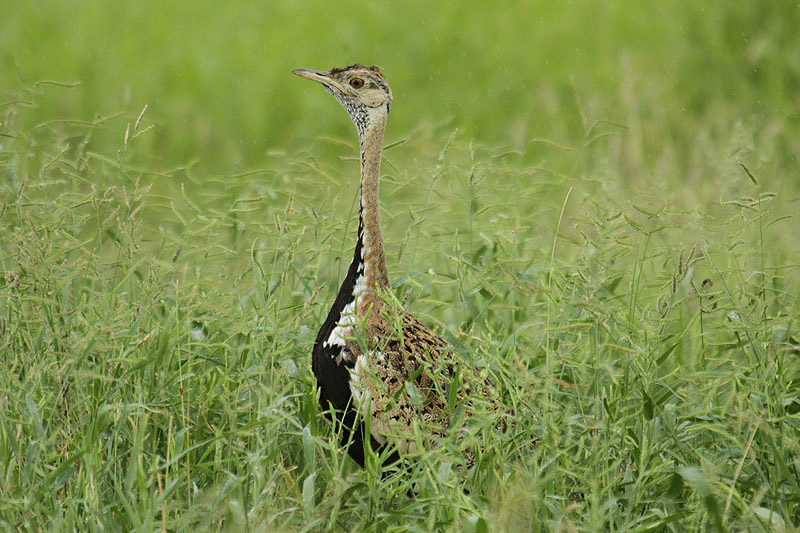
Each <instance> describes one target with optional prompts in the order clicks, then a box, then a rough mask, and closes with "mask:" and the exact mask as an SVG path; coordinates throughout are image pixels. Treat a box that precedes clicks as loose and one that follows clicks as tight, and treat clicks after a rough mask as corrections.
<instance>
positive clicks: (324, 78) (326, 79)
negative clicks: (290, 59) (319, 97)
mask: <svg viewBox="0 0 800 533" xmlns="http://www.w3.org/2000/svg"><path fill="white" fill-rule="evenodd" d="M292 72H293V73H295V74H297V75H298V76H300V77H301V78H305V79H307V80H313V81H317V82H319V83H321V84H322V85H323V86H324V87H325V88H326V89H327V90H329V91H336V92H337V93H345V94H346V93H347V88H346V87H343V86H342V85H341V84H340V83H339V82H338V81H336V80H335V79H333V78H332V77H331V75H330V73H329V72H326V71H324V70H311V69H309V68H296V69H294V70H293V71H292Z"/></svg>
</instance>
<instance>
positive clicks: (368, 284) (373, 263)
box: [357, 112, 389, 316]
mask: <svg viewBox="0 0 800 533" xmlns="http://www.w3.org/2000/svg"><path fill="white" fill-rule="evenodd" d="M386 116H387V115H386V112H383V113H380V114H377V116H376V117H375V120H374V121H373V123H372V124H371V126H370V128H369V129H367V130H366V131H364V133H363V134H361V135H359V138H360V141H361V205H360V216H361V228H362V230H361V231H362V234H361V235H359V238H360V239H361V243H362V249H361V256H362V257H361V259H362V261H363V264H364V277H365V289H364V292H363V294H361V295H359V302H358V306H357V308H358V314H359V316H364V314H365V313H366V312H367V310H368V309H369V307H370V306H371V304H373V305H374V304H377V303H378V298H377V289H378V288H380V289H388V288H389V272H388V271H387V269H386V253H385V252H384V249H383V235H382V233H381V220H380V219H381V217H380V205H379V200H378V197H379V182H380V168H381V150H382V147H383V132H384V129H385V127H386ZM359 133H360V132H359Z"/></svg>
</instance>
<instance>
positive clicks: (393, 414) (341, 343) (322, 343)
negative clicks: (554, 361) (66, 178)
mask: <svg viewBox="0 0 800 533" xmlns="http://www.w3.org/2000/svg"><path fill="white" fill-rule="evenodd" d="M293 72H294V73H295V74H297V75H298V76H301V77H304V78H307V79H311V80H314V81H317V82H319V83H321V84H322V85H323V86H324V87H325V89H326V90H327V91H328V92H329V93H330V94H332V95H333V96H334V97H335V98H336V99H337V100H338V101H339V103H340V104H342V106H343V107H344V108H345V110H347V112H348V114H349V115H350V118H351V120H352V121H353V124H355V126H356V129H357V130H358V137H359V141H360V144H361V188H360V191H361V194H360V196H361V201H360V205H359V225H358V240H357V242H356V248H355V253H354V257H353V261H352V263H351V264H350V268H349V270H348V272H347V276H346V277H345V280H344V281H343V283H342V285H341V287H340V289H339V293H338V295H337V297H336V300H335V302H334V304H333V306H332V307H331V309H330V312H329V313H328V317H327V319H326V320H325V322H324V323H323V325H322V327H321V328H320V330H319V333H318V334H317V339H316V342H315V344H314V351H313V357H312V369H313V371H314V375H315V376H316V378H317V384H318V387H319V389H320V404H321V406H322V408H323V409H324V410H326V411H327V413H328V416H330V417H332V418H335V419H336V420H337V422H339V423H341V427H342V429H343V431H342V442H343V443H344V444H345V445H347V446H348V451H349V453H350V455H351V456H352V457H353V458H354V459H355V460H356V461H357V462H358V463H359V464H361V465H363V464H364V450H363V445H364V444H363V443H364V441H365V440H367V439H369V441H370V443H371V445H372V447H373V448H376V449H377V448H380V447H383V446H384V445H386V444H389V443H390V441H391V442H392V443H393V444H395V445H396V449H397V450H398V451H399V452H400V453H404V452H407V451H413V450H414V449H415V446H416V445H415V444H414V443H410V442H408V441H407V439H406V438H405V436H408V435H409V434H410V431H409V430H410V429H411V428H412V427H413V425H414V424H415V423H416V422H420V423H422V424H423V425H424V426H425V429H426V431H427V432H428V433H429V434H433V435H443V434H444V432H445V431H446V429H447V427H448V424H449V418H448V417H449V416H450V413H449V412H448V396H447V395H448V391H452V390H456V391H458V392H457V393H456V394H455V396H454V397H453V398H451V399H453V400H456V402H458V401H460V400H461V399H462V398H463V396H464V395H468V394H470V386H469V384H468V383H460V382H459V383H454V382H453V380H454V379H455V378H456V376H459V375H460V374H459V372H456V363H455V361H454V359H453V354H452V353H451V352H450V351H449V350H448V344H447V342H445V341H444V340H443V339H442V338H441V337H439V336H438V335H436V334H435V333H434V332H433V331H431V330H430V329H429V328H427V327H426V326H425V325H423V324H422V323H421V322H419V321H418V320H417V319H416V318H414V317H413V316H412V315H410V314H409V313H406V312H405V311H403V310H402V308H401V306H400V305H399V303H398V302H396V301H392V300H391V292H390V289H391V286H390V284H389V274H388V271H387V269H386V254H385V252H384V247H383V236H382V233H381V225H380V207H379V200H378V196H379V195H378V185H379V176H380V163H381V150H382V146H383V132H384V129H385V126H386V119H387V117H388V114H389V108H390V106H391V102H392V91H391V89H390V88H389V84H388V83H387V81H386V78H385V77H384V75H383V72H382V71H381V69H380V68H379V67H376V66H372V67H365V66H363V65H350V66H348V67H344V68H334V69H331V70H329V71H316V70H307V69H297V70H295V71H293ZM387 302H389V303H387ZM467 381H469V380H467ZM454 388H455V389H454ZM414 391H416V393H414ZM477 392H478V394H479V395H480V396H483V397H484V398H490V397H491V398H493V397H494V390H493V388H492V387H491V384H490V383H488V382H487V381H485V380H483V379H479V384H478V387H477ZM358 413H360V415H361V417H362V418H363V419H367V420H368V421H369V434H366V432H365V426H364V424H363V422H360V421H359V417H358V416H357V414H358ZM503 424H505V422H503ZM469 455H470V456H471V455H472V454H469ZM394 458H396V455H394V456H393V457H392V458H390V460H393V459H394ZM468 462H471V458H470V457H468Z"/></svg>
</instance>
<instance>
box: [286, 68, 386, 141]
mask: <svg viewBox="0 0 800 533" xmlns="http://www.w3.org/2000/svg"><path fill="white" fill-rule="evenodd" d="M292 72H294V73H295V74H297V75H298V76H300V77H301V78H306V79H309V80H314V81H318V82H319V83H321V84H322V86H323V87H325V90H326V91H328V92H329V93H331V94H332V95H333V96H334V98H336V99H337V100H338V101H339V103H340V104H342V107H344V108H345V110H347V113H348V114H349V115H350V118H351V119H352V121H353V124H355V125H356V128H358V133H359V135H363V134H364V133H365V132H366V131H367V130H369V129H370V128H371V127H372V126H373V125H375V124H377V123H378V119H379V118H381V119H383V120H382V121H381V122H384V121H385V119H386V114H387V113H388V112H389V107H390V106H391V104H392V90H391V89H390V88H389V84H388V83H387V82H386V78H385V77H384V76H383V72H381V69H380V67H365V66H363V65H351V66H349V67H344V68H333V69H331V70H328V71H324V70H310V69H305V68H298V69H295V70H293V71H292Z"/></svg>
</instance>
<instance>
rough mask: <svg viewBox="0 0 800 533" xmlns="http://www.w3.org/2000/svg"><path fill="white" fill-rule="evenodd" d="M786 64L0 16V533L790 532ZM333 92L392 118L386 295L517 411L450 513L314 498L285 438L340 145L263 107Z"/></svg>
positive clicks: (338, 28) (375, 499)
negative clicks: (370, 97)
mask: <svg viewBox="0 0 800 533" xmlns="http://www.w3.org/2000/svg"><path fill="white" fill-rule="evenodd" d="M798 27H800V7H799V6H798V4H797V2H785V1H774V2H763V1H742V2H727V1H710V2H674V3H664V2H628V1H622V0H619V1H608V2H582V1H575V2H544V1H542V2H519V1H508V2H497V3H489V2H477V1H464V2H452V3H445V2H441V3H433V2H427V1H426V2H423V1H418V0H413V1H408V2H404V3H395V4H389V3H380V2H352V1H340V2H326V1H310V2H296V1H288V0H279V1H274V2H252V1H250V2H247V1H244V2H230V3H222V2H212V1H208V0H200V1H196V2H192V3H184V4H178V3H170V2H155V1H150V0H148V1H137V2H121V1H105V2H99V1H98V2H90V1H80V0H79V1H42V2H34V1H16V0H11V1H6V2H5V3H3V5H2V7H0V230H1V231H2V235H3V236H2V237H0V273H3V274H4V276H2V277H0V341H2V343H3V344H2V345H0V353H2V356H0V358H3V362H4V363H6V364H5V366H4V367H3V370H2V371H0V481H2V482H1V483H0V527H8V528H10V529H29V530H41V529H44V528H46V527H52V529H53V530H57V529H59V528H61V529H64V530H86V529H90V528H92V527H95V526H96V525H98V524H106V527H107V529H109V530H114V531H116V530H130V529H148V526H149V527H150V528H154V527H156V526H155V525H154V524H156V523H160V524H163V525H165V527H166V526H167V525H169V527H170V528H174V529H176V530H180V529H185V530H198V528H196V527H194V526H196V525H198V524H203V525H205V526H207V525H208V524H210V523H214V524H220V525H221V524H223V522H224V524H225V526H226V527H230V528H231V529H232V530H234V529H235V528H236V527H241V529H247V527H246V525H247V523H248V522H247V520H248V518H247V517H248V516H250V520H254V521H255V522H254V523H260V522H259V521H266V523H267V524H268V526H269V527H273V528H275V529H276V530H281V529H290V528H292V529H297V530H300V529H303V528H305V529H307V530H320V529H323V528H330V529H337V528H338V529H349V528H352V529H356V530H376V531H383V530H386V529H387V528H389V527H396V528H397V529H400V530H403V529H408V528H412V527H416V528H417V529H418V530H420V531H427V530H431V529H435V528H436V527H440V528H441V529H445V528H446V527H448V526H447V525H448V524H449V525H450V527H452V528H453V530H467V527H466V526H467V525H469V522H468V520H471V519H472V518H476V519H477V517H484V516H485V517H487V519H493V520H494V522H491V523H495V524H500V525H499V526H498V529H502V528H503V526H502V524H506V526H505V527H506V529H508V530H513V529H514V527H513V524H515V523H521V524H523V526H520V527H518V528H517V529H522V530H525V529H530V530H535V529H536V527H539V526H540V529H541V530H554V529H557V528H562V527H563V528H570V527H572V525H573V524H576V525H577V527H576V529H578V530H596V529H603V528H605V529H609V530H619V531H627V530H637V529H639V530H643V529H649V530H660V529H663V528H666V527H672V525H674V526H675V530H676V531H680V530H682V529H681V527H682V525H681V522H682V521H686V522H687V524H688V525H687V526H686V528H687V529H689V530H692V529H709V519H708V516H712V517H715V518H714V519H715V520H717V521H718V522H719V523H720V524H724V525H727V526H729V527H730V528H731V529H732V530H748V528H749V527H750V526H751V525H752V526H754V527H755V525H758V524H760V522H757V517H759V516H760V517H761V518H763V519H765V520H772V522H770V523H771V524H773V525H774V524H776V523H777V522H775V521H776V520H778V519H780V520H782V521H785V522H786V524H787V528H786V529H787V530H788V529H789V528H790V527H793V526H794V524H796V523H797V517H798V509H800V501H798V497H797V494H800V491H799V490H798V487H797V483H798V482H797V479H798V476H797V464H798V463H797V457H798V454H799V453H800V452H799V451H798V444H797V438H796V435H797V429H796V428H797V424H798V418H797V413H798V410H799V408H798V406H800V400H799V399H798V398H800V395H799V394H798V391H797V387H798V385H797V384H798V383H800V378H798V376H800V364H799V363H798V361H799V360H798V357H797V354H798V353H800V352H798V340H797V334H796V333H795V332H796V329H797V324H798V320H797V314H798V310H800V300H798V299H797V295H798V287H800V268H798V263H800V261H799V260H798V258H799V257H800V240H798V239H797V231H796V229H795V228H796V226H797V222H796V220H795V219H794V218H793V217H794V216H795V213H796V212H797V210H798V208H800V176H799V175H798V174H799V173H798V164H797V154H798V153H800V98H798V94H800V32H799V31H798ZM354 62H360V63H365V64H378V65H381V66H382V67H383V68H384V70H385V73H386V76H387V78H388V80H389V82H390V84H391V86H392V89H393V93H394V103H393V106H392V112H391V116H390V119H389V124H388V131H387V135H386V142H387V145H388V146H387V148H386V149H385V151H384V164H383V167H382V174H383V176H382V178H383V181H382V185H381V194H382V197H381V198H382V201H383V205H382V216H383V218H382V221H383V224H384V236H385V238H386V248H387V262H388V266H389V272H390V275H391V277H392V280H393V282H394V285H393V286H394V287H395V288H396V290H397V292H398V294H399V296H401V297H402V296H403V295H404V294H405V291H406V290H407V289H410V300H409V302H408V303H409V309H411V310H413V312H414V313H416V314H417V315H418V316H419V317H420V318H421V319H422V320H423V321H424V322H425V323H426V324H430V325H431V326H432V327H434V329H436V330H437V331H438V332H442V334H443V335H445V336H446V337H447V338H448V339H453V340H454V346H455V347H456V350H457V353H458V354H459V356H462V357H464V358H465V359H474V360H475V361H478V362H479V363H481V364H484V365H486V367H487V368H492V370H493V371H495V370H496V374H497V376H498V377H499V378H503V376H505V378H504V379H505V381H503V385H504V390H505V395H506V397H505V399H504V401H506V402H507V403H508V404H509V405H514V406H515V408H516V409H517V411H516V414H517V416H518V419H519V423H518V425H517V427H516V431H517V432H518V435H517V437H520V435H521V437H520V439H521V440H517V441H514V439H512V438H509V439H498V440H497V441H496V442H495V443H494V444H492V445H491V447H490V448H487V449H489V450H494V451H493V452H492V453H488V454H486V456H485V459H486V462H485V463H483V466H482V467H480V468H478V467H476V468H475V469H473V470H472V471H471V472H470V473H469V476H471V477H468V479H466V480H460V481H459V482H458V483H455V484H454V483H450V482H449V481H448V478H447V476H446V475H443V476H440V475H438V472H445V471H447V469H448V468H449V466H448V465H450V464H451V461H450V459H448V458H447V455H446V453H445V451H444V450H433V451H432V454H431V455H430V456H429V457H427V459H426V458H425V456H424V454H423V457H422V459H424V460H422V459H421V460H420V461H419V463H418V466H419V465H421V466H419V468H422V469H424V468H428V466H430V465H434V464H436V461H440V460H441V461H443V462H440V464H441V465H442V466H446V467H447V468H444V470H442V469H440V468H439V467H438V466H437V467H436V470H435V471H436V472H437V474H436V475H422V474H420V473H419V472H420V471H417V474H418V475H417V477H416V478H414V479H409V480H404V479H405V478H403V477H402V476H395V477H393V478H389V479H386V478H381V476H380V474H379V473H377V472H375V471H369V470H366V471H365V470H358V469H357V468H356V467H355V466H354V465H353V464H351V463H349V462H347V461H344V462H342V458H343V456H342V455H341V453H339V452H340V450H338V448H337V447H336V446H335V445H331V441H332V439H330V438H329V437H330V436H331V434H330V428H329V425H327V424H326V423H325V422H324V421H323V419H322V417H321V414H320V412H319V409H318V406H317V398H316V388H315V381H314V377H313V376H312V375H311V371H310V368H309V367H310V365H309V353H310V350H311V345H312V342H313V338H314V332H315V331H316V327H317V325H318V324H320V323H321V321H322V320H323V318H324V316H325V313H326V312H327V310H328V306H329V304H330V302H331V301H332V300H333V298H334V296H335V294H336V291H337V289H338V283H339V280H341V279H342V276H343V272H344V271H345V270H346V268H347V262H348V261H349V258H350V254H351V253H352V247H353V241H354V238H355V236H354V233H355V227H356V226H355V224H356V221H355V219H356V214H357V207H356V205H357V203H356V199H357V187H358V155H357V146H358V144H357V140H356V135H355V131H354V128H353V126H352V124H351V123H350V122H349V121H348V120H347V118H346V116H345V113H344V112H343V111H342V110H341V109H340V107H339V106H338V105H337V104H336V103H335V102H334V101H333V100H332V99H331V98H330V96H328V95H326V94H325V93H324V91H323V90H322V89H321V88H320V87H319V86H318V85H316V84H313V83H310V82H308V81H305V80H302V79H300V78H297V77H296V76H293V75H292V74H291V70H292V69H294V68H298V67H308V68H330V67H334V66H344V65H346V64H350V63H354ZM145 108H146V111H144V112H143V110H145ZM3 349H5V350H6V352H5V353H3V352H2V350H3ZM6 353H7V354H8V355H6ZM491 427H495V426H491ZM751 428H752V429H751ZM757 430H758V431H757ZM531 434H533V435H536V436H537V437H538V436H541V437H542V439H541V441H540V442H539V443H538V444H537V446H536V447H529V446H528V445H527V443H528V442H529V441H530V435H531ZM492 438H494V437H492ZM493 442H494V441H493ZM515 442H516V444H515ZM519 443H523V444H522V445H521V446H519V445H518V444H519ZM775 450H779V451H780V452H781V453H782V454H783V455H785V457H786V460H785V462H780V461H776V460H775V458H776V452H775ZM437 454H439V455H441V457H439V455H437ZM740 460H741V461H742V462H739V461H740ZM426 465H427V466H426ZM634 467H635V468H634ZM431 468H433V467H431ZM509 468H510V469H511V477H508V475H507V474H508V472H509V470H508V469H509ZM700 468H702V472H703V474H702V475H701V474H700V473H699V472H700V470H699V469H700ZM431 472H433V470H431ZM445 473H447V472H445ZM618 473H619V475H618ZM703 476H707V478H708V480H709V481H706V478H705V477H703ZM457 477H458V476H457ZM682 480H683V481H682ZM162 482H163V483H162ZM462 482H463V483H467V484H469V487H470V490H469V491H464V490H462V488H463V486H462V485H461V484H460V483H462ZM404 483H408V484H404ZM412 483H413V485H411V484H412ZM712 485H713V491H712V489H711V488H709V487H712ZM412 487H413V488H412ZM353 488H356V489H358V490H353ZM362 489H363V490H362ZM734 489H735V490H734ZM412 491H417V493H418V494H420V498H418V499H416V500H414V499H408V500H404V501H401V502H398V501H397V500H396V497H397V496H398V495H403V494H409V493H411V492H412ZM712 492H713V497H712V496H710V495H711V493H712ZM584 493H585V496H586V499H585V500H584V498H583V496H584ZM576 495H577V496H576ZM574 497H575V498H577V499H578V500H580V501H577V500H576V499H574ZM240 502H242V503H241V506H240ZM722 502H726V503H725V504H724V512H722V513H720V510H719V509H720V508H722V506H723V504H722ZM731 502H732V503H731ZM728 503H730V504H731V507H730V513H729V512H728ZM523 505H528V508H527V511H525V512H524V513H523V514H522V515H521V514H520V509H521V508H522V507H523ZM540 506H541V507H540ZM759 506H760V507H759ZM187 511H191V512H187ZM773 511H774V512H773ZM184 513H185V514H184ZM759 513H761V514H759ZM6 517H9V518H6ZM520 517H521V518H520ZM764 517H766V518H764ZM212 519H213V520H212ZM481 519H482V518H481ZM518 519H519V520H521V522H515V521H517V520H518ZM726 519H727V520H726ZM759 519H760V518H759ZM2 520H7V522H2ZM58 520H61V522H58ZM52 523H56V525H55V526H53V525H52ZM59 523H60V526H59V525H58V524H59ZM781 523H783V522H781ZM243 524H244V525H243ZM477 524H478V522H477V521H476V522H475V523H473V526H474V527H473V528H472V530H475V531H480V530H481V528H480V527H478V525H477ZM537 524H538V525H539V526H537ZM484 526H485V522H484ZM220 527H221V526H220ZM718 529H721V527H720V528H718ZM773 529H777V528H773ZM752 530H756V529H752Z"/></svg>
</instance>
